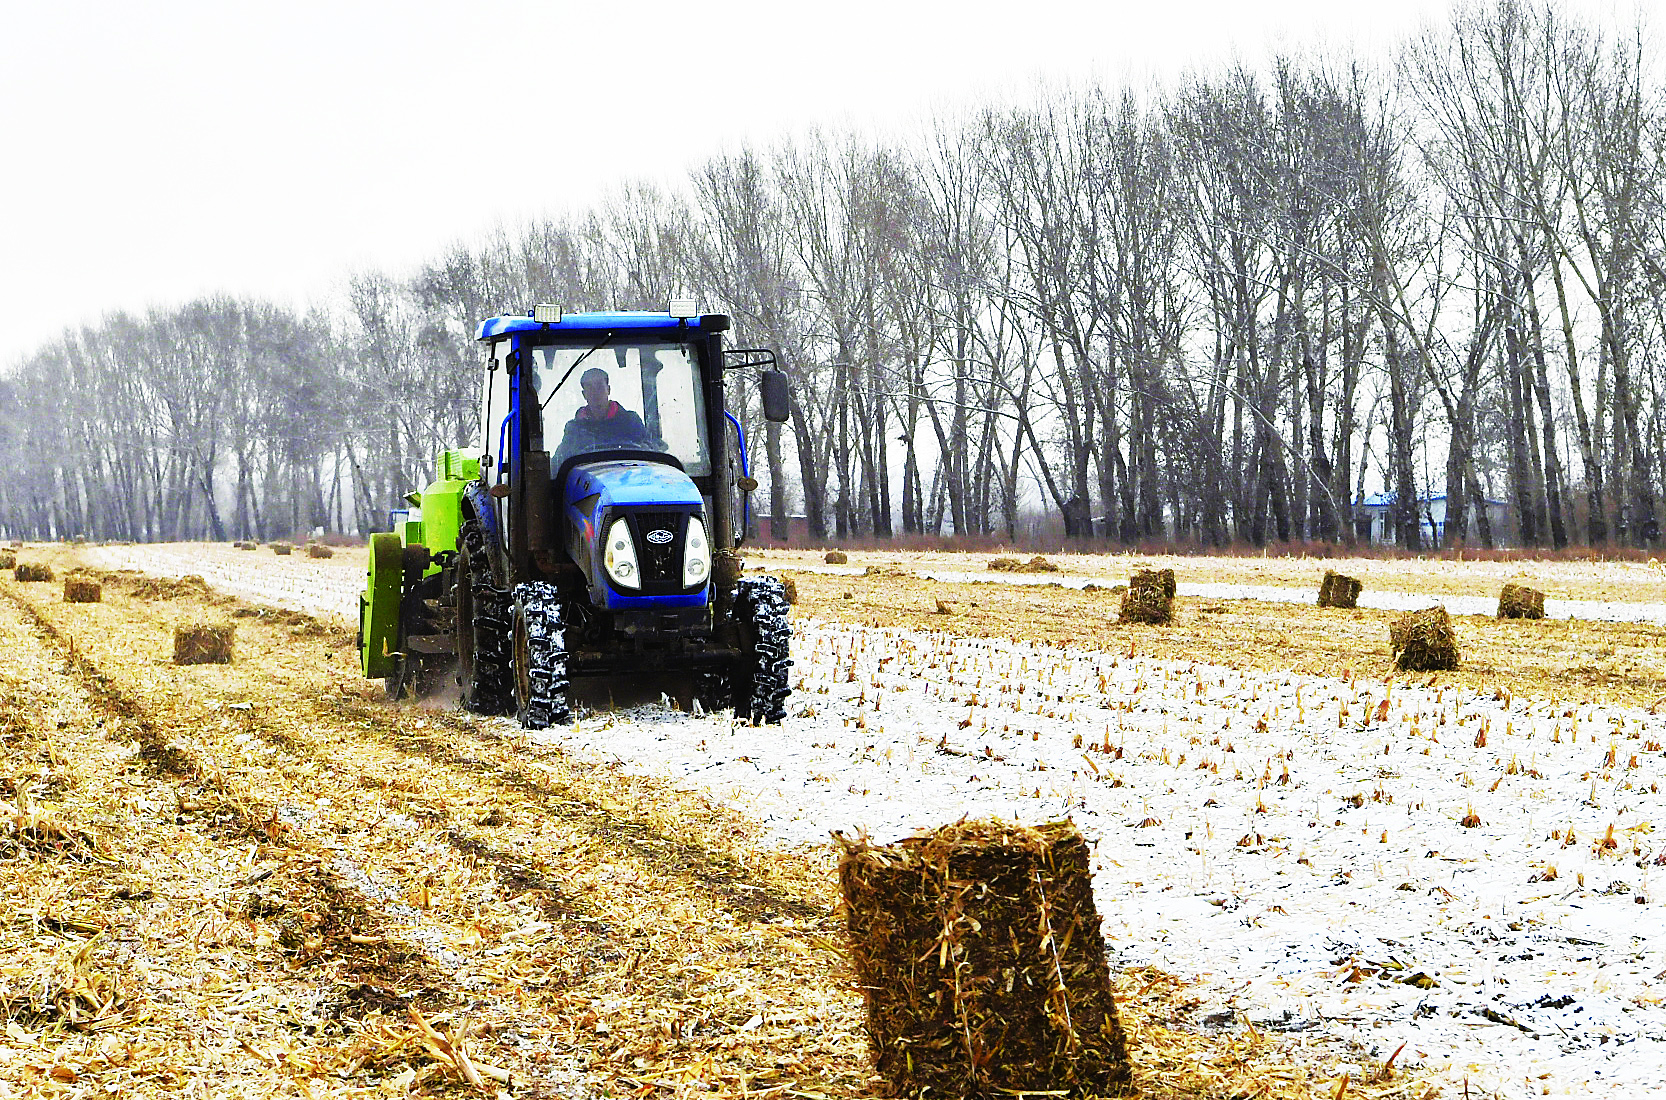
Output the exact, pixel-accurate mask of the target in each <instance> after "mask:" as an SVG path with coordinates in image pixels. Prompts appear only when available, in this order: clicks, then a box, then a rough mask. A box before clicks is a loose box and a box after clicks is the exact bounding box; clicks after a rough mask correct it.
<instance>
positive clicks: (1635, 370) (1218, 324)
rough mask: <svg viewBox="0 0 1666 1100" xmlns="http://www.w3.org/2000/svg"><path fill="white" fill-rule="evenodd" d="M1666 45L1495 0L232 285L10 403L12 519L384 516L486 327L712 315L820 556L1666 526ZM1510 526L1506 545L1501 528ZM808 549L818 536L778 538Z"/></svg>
mask: <svg viewBox="0 0 1666 1100" xmlns="http://www.w3.org/2000/svg"><path fill="white" fill-rule="evenodd" d="M1652 65H1653V54H1652V53H1651V51H1650V48H1649V46H1648V42H1647V39H1646V38H1645V37H1644V35H1643V32H1642V31H1640V30H1638V29H1636V28H1625V29H1621V28H1612V27H1603V26H1597V25H1593V24H1589V23H1585V22H1581V21H1579V20H1577V19H1573V18H1570V17H1567V16H1565V15H1563V14H1561V13H1560V11H1559V9H1558V8H1556V7H1555V6H1552V5H1549V4H1537V3H1532V2H1526V0H1491V2H1489V3H1487V4H1486V5H1485V6H1470V7H1461V8H1458V9H1456V10H1455V11H1454V13H1453V15H1452V16H1451V18H1450V20H1449V22H1448V23H1447V24H1446V25H1444V26H1442V27H1440V28H1438V29H1431V30H1428V31H1426V32H1424V33H1422V34H1421V35H1419V36H1418V37H1416V38H1415V39H1413V40H1411V41H1409V42H1407V43H1405V44H1404V46H1403V48H1402V49H1401V50H1400V51H1399V53H1398V56H1397V57H1396V58H1395V59H1394V61H1393V63H1392V64H1385V65H1383V66H1380V67H1371V66H1367V65H1365V64H1363V63H1361V62H1358V61H1353V60H1337V59H1334V58H1324V57H1318V58H1305V57H1304V58H1298V57H1280V58H1275V59H1274V60H1273V61H1272V62H1271V63H1270V64H1268V65H1267V66H1265V67H1262V68H1259V69H1258V68H1251V67H1247V66H1242V65H1240V66H1233V67H1229V68H1222V69H1217V70H1214V71H1205V72H1201V73H1197V74H1195V75H1192V76H1189V77H1187V78H1186V79H1184V80H1182V81H1180V82H1178V83H1177V84H1176V85H1174V86H1172V87H1168V88H1149V89H1136V88H1131V87H1129V88H1106V87H1097V86H1096V87H1085V88H1075V89H1068V90H1057V91H1054V92H1051V93H1048V94H1046V95H1044V96H1042V97H1040V98H1039V99H1038V100H1037V101H1034V102H1031V103H1028V104H1025V105H1021V106H1001V107H990V108H987V109H984V110H981V111H976V112H972V113H969V114H967V115H964V116H960V117H954V118H942V119H938V120H936V121H935V122H934V123H933V124H931V125H930V126H929V127H927V129H926V131H925V133H924V134H923V135H922V136H921V137H920V138H919V139H918V140H916V141H912V142H904V143H886V142H880V141H876V140H873V139H871V138H868V137H865V136H863V135H861V134H855V133H834V134H817V135H813V136H811V137H808V138H804V139H800V140H795V141H782V142H778V143H776V144H773V145H768V146H754V147H748V148H742V149H740V150H738V151H735V152H732V153H728V154H725V155H721V156H715V157H713V158H712V159H710V160H708V161H707V162H705V163H703V164H701V165H699V166H698V167H697V168H696V169H695V170H694V171H693V172H692V173H691V176H690V178H689V180H688V182H687V185H686V186H685V187H683V188H680V189H678V190H676V191H674V192H666V191H662V190H658V189H655V188H651V187H645V186H636V187H627V188H624V189H622V190H620V191H619V192H618V193H617V194H616V195H614V196H613V197H612V198H611V199H610V200H609V201H607V202H605V203H603V204H600V205H599V206H597V207H596V208H595V209H592V210H589V211H586V212H583V213H581V214H578V215H573V216H568V217H564V218H558V219H551V220H545V221H540V222H536V223H533V224H530V225H527V226H525V227H521V228H518V229H502V230H499V231H497V232H495V233H493V234H492V235H490V236H489V237H488V238H486V239H482V240H476V241H468V242H462V243H459V244H457V245H455V246H453V247H452V248H450V249H449V250H447V251H446V252H445V253H444V254H442V255H438V256H436V257H435V258H434V259H433V260H432V261H431V262H430V263H428V264H426V265H424V266H423V267H422V268H421V270H419V271H418V272H416V273H415V274H414V275H406V276H392V275H388V274H383V273H377V272H370V273H364V274H361V275H359V276H357V277H355V278H353V279H352V280H351V281H350V287H349V291H348V293H347V294H346V296H345V298H344V300H342V301H340V302H338V303H335V304H334V306H333V308H330V309H324V310H318V311H315V312H312V313H310V314H307V315H305V316H301V315H297V314H296V313H294V312H293V311H290V310H287V309H283V308H279V307H276V306H273V305H270V304H266V303H261V302H254V301H239V300H231V299H214V300H207V301H202V302H196V303H192V304H190V305H188V306H185V307H183V308H180V309H177V310H171V311H158V312H154V313H152V314H150V315H148V316H146V317H143V318H135V317H129V316H122V315H118V316H112V317H109V318H106V319H105V320H104V321H103V322H102V323H100V324H98V325H94V326H90V327H88V328H85V329H83V330H80V331H76V332H71V333H66V334H65V336H64V337H63V338H62V339H61V340H59V341H56V342H54V343H53V344H51V345H50V346H47V347H45V348H42V349H40V350H39V351H38V352H37V353H36V354H34V355H33V356H31V357H29V358H28V359H27V360H26V361H25V362H24V363H23V364H22V365H21V368H20V369H19V370H18V371H17V372H15V373H14V374H13V375H12V376H10V377H9V378H8V379H6V380H5V381H4V383H0V384H3V385H5V386H6V387H7V389H8V391H9V392H8V393H7V394H6V395H5V396H6V397H7V398H8V400H7V401H6V402H5V404H4V405H3V406H0V449H3V452H4V453H5V455H6V456H7V458H8V459H9V461H10V467H11V469H12V470H13V471H15V472H17V473H18V475H19V476H18V477H17V478H16V479H15V480H11V481H9V482H7V483H4V484H0V527H4V529H5V530H6V531H8V532H10V533H12V534H14V535H15V534H29V535H41V534H58V535H64V534H83V535H87V536H89V537H100V538H133V539H159V538H177V537H187V536H211V537H231V536H242V537H249V536H253V537H266V536H268V535H271V534H275V533H283V534H289V533H292V532H295V531H297V530H300V529H304V528H309V527H317V526H323V527H326V528H332V529H337V530H346V531H364V530H368V529H372V528H374V527H377V526H380V525H381V524H382V523H383V522H384V521H385V509H386V508H387V507H389V505H390V503H392V502H394V501H396V500H397V499H398V498H399V496H400V495H401V494H402V492H403V491H404V489H405V488H406V487H408V486H410V485H412V484H416V483H419V482H420V481H421V480H423V477H424V475H425V473H426V471H427V468H428V466H429V464H430V463H431V461H432V455H433V453H434V452H435V451H436V450H437V449H439V448H441V447H444V446H451V445H457V444H460V443H466V442H468V441H469V440H470V438H471V437H472V434H473V430H474V428H473V425H474V422H475V405H476V400H477V396H476V387H477V385H478V375H479V369H478V354H477V352H475V350H474V349H473V346H472V344H473V341H472V336H473V332H474V329H475V326H476V325H477V324H478V322H479V320H480V319H482V318H484V317H487V316H490V315H493V314H496V313H500V312H505V311H509V310H515V311H519V310H524V309H525V308H526V307H527V306H529V305H530V304H531V303H533V302H535V301H553V302H557V303H561V304H563V305H565V306H566V307H568V308H570V309H572V308H581V307H585V306H591V307H608V308H632V307H644V308H662V307H663V305H664V303H665V302H666V301H668V300H669V299H671V298H673V297H683V296H688V295H690V294H693V295H694V296H696V297H697V298H699V300H700V301H701V302H702V304H704V305H705V306H706V307H707V308H712V309H721V310H724V311H726V312H729V313H731V314H732V315H733V316H734V317H735V319H736V323H737V332H736V335H737V337H738V338H739V339H740V340H741V342H743V343H747V344H766V345H769V346H772V347H775V348H777V349H778V350H779V351H780V352H781V353H782V355H783V358H784V360H785V362H786V364H787V366H788V368H789V370H790V372H791V374H792V375H793V378H794V384H795V389H794V403H793V408H792V420H791V422H790V424H789V425H787V426H786V429H785V430H784V431H782V430H776V429H773V428H771V429H768V430H766V429H765V428H763V427H762V426H761V418H757V417H753V418H750V420H749V423H750V424H751V425H753V427H752V429H751V430H752V431H754V432H756V433H761V435H760V438H758V439H757V440H754V441H753V442H754V443H756V444H757V453H760V454H763V455H765V456H766V461H765V465H766V466H767V472H768V475H769V476H768V479H767V480H768V482H769V484H770V488H771V503H770V507H769V508H768V509H767V511H768V512H769V513H770V514H771V515H772V517H773V518H774V520H775V522H776V523H777V524H778V525H780V524H784V521H785V517H786V515H787V514H788V513H791V512H797V513H802V514H803V515H804V516H806V517H807V523H808V525H809V528H810V531H811V533H812V535H813V536H815V537H818V538H835V537H836V538H846V537H851V536H871V537H877V538H885V537H890V536H893V535H896V534H917V533H944V532H951V531H952V532H955V533H961V534H977V535H988V536H995V537H1007V538H1012V537H1015V536H1018V535H1019V534H1021V533H1022V531H1023V529H1024V525H1025V523H1026V521H1027V519H1028V518H1029V517H1031V516H1032V515H1033V514H1034V513H1036V512H1037V511H1038V510H1045V511H1046V512H1048V513H1050V514H1051V515H1053V516H1055V517H1057V519H1058V521H1059V522H1060V524H1061V525H1062V529H1063V532H1064V534H1065V535H1067V536H1072V537H1100V538H1107V539H1113V540H1119V541H1122V542H1128V543H1133V542H1142V541H1150V540H1161V539H1167V540H1177V541H1195V542H1199V543H1203V544H1210V545H1223V544H1227V543H1230V542H1235V541H1241V542H1249V543H1253V544H1266V543H1268V542H1286V541H1293V540H1324V541H1343V542H1352V541H1353V540H1354V539H1355V537H1356V534H1357V530H1358V529H1357V527H1356V518H1357V515H1358V510H1357V505H1358V503H1359V502H1360V501H1361V500H1362V498H1363V497H1364V496H1365V495H1366V494H1367V493H1368V492H1371V491H1375V490H1379V489H1384V490H1387V491H1388V492H1389V493H1390V494H1391V495H1392V497H1393V500H1394V503H1393V506H1392V507H1393V520H1394V522H1393V525H1392V526H1393V530H1394V534H1395V538H1396V539H1397V540H1398V541H1399V542H1400V543H1401V544H1402V545H1403V546H1406V547H1408V548H1413V549H1415V548H1418V547H1420V546H1421V545H1426V544H1427V542H1428V540H1429V538H1430V527H1429V526H1428V525H1427V524H1426V523H1424V522H1422V519H1423V518H1424V510H1423V506H1422V504H1421V503H1420V502H1422V501H1424V500H1425V499H1426V498H1428V497H1429V496H1431V495H1432V494H1444V495H1445V497H1446V500H1445V517H1446V521H1445V527H1444V537H1445V540H1446V541H1447V542H1449V543H1450V542H1453V541H1456V540H1458V539H1461V538H1464V537H1465V535H1466V532H1472V534H1471V535H1470V536H1469V537H1471V538H1475V539H1478V540H1480V541H1482V542H1485V543H1487V544H1489V545H1490V544H1492V543H1493V542H1495V541H1499V542H1514V543H1519V544H1524V545H1552V546H1557V547H1561V546H1564V545H1567V544H1569V543H1589V544H1593V545H1600V544H1608V543H1614V542H1620V543H1627V544H1645V543H1649V542H1652V541H1654V540H1656V539H1658V537H1659V530H1658V526H1657V523H1656V520H1657V514H1656V497H1657V495H1658V494H1659V493H1660V492H1661V486H1662V485H1663V484H1666V402H1663V401H1662V400H1661V399H1660V398H1659V397H1657V395H1659V394H1663V393H1666V354H1663V352H1666V305H1663V302H1666V294H1663V291H1666V101H1663V100H1662V96H1661V86H1660V83H1659V81H1658V79H1657V74H1656V73H1655V72H1654V70H1653V68H1652ZM1489 500H1503V501H1505V502H1506V503H1507V505H1508V508H1507V515H1508V519H1507V521H1506V523H1505V525H1504V528H1503V529H1495V524H1494V522H1493V520H1494V517H1495V516H1496V515H1497V514H1498V509H1497V508H1496V506H1494V507H1493V508H1489V507H1487V502H1488V501H1489ZM780 530H781V528H780V527H779V526H778V528H777V533H780Z"/></svg>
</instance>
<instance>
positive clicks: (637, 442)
mask: <svg viewBox="0 0 1666 1100" xmlns="http://www.w3.org/2000/svg"><path fill="white" fill-rule="evenodd" d="M579 390H580V392H582V393H583V394H584V404H582V405H580V406H579V407H578V411H577V412H575V413H574V414H573V418H572V419H571V420H569V421H567V431H566V433H565V434H564V435H563V436H562V437H561V446H560V447H559V448H557V449H556V455H557V456H558V457H559V458H561V459H565V458H567V457H569V456H571V455H575V454H582V453H584V452H586V451H605V450H612V449H615V448H618V449H623V450H647V451H659V450H664V445H663V444H659V443H656V442H655V441H654V440H653V439H650V438H649V436H648V429H647V428H646V427H645V426H644V425H643V423H642V417H640V416H638V415H637V414H636V413H634V412H631V410H629V409H627V408H625V407H624V406H623V405H621V404H619V402H617V401H615V400H613V398H612V383H611V381H610V380H609V378H608V375H607V371H606V370H604V369H603V368H601V367H591V368H590V369H589V370H587V371H585V372H584V373H583V374H582V375H580V376H579Z"/></svg>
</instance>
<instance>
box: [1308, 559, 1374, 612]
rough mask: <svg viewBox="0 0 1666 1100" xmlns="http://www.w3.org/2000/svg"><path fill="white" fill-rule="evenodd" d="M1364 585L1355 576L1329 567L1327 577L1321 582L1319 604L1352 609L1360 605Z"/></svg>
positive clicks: (1326, 572)
mask: <svg viewBox="0 0 1666 1100" xmlns="http://www.w3.org/2000/svg"><path fill="white" fill-rule="evenodd" d="M1364 587H1365V586H1364V585H1363V584H1361V583H1360V582H1359V581H1358V580H1357V579H1355V578H1353V577H1347V576H1343V575H1342V574H1341V573H1337V572H1334V571H1332V570H1329V569H1327V570H1325V579H1324V580H1323V581H1321V582H1320V583H1319V606H1320V607H1340V608H1344V609H1347V610H1352V609H1354V608H1356V607H1358V606H1359V594H1360V591H1361V590H1362V589H1363V588H1364Z"/></svg>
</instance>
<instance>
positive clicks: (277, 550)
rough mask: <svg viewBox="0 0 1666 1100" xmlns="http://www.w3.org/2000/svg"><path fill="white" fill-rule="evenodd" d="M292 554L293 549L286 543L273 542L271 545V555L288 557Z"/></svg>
mask: <svg viewBox="0 0 1666 1100" xmlns="http://www.w3.org/2000/svg"><path fill="white" fill-rule="evenodd" d="M294 552H295V547H293V546H291V545H290V544H289V543H287V542H274V543H273V544H272V553H274V554H282V555H285V556H288V555H289V554H292V553H294Z"/></svg>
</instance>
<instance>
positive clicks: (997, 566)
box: [989, 558, 1018, 573]
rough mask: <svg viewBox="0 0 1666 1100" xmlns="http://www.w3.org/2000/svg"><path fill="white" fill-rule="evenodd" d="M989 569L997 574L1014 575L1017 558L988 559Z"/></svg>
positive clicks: (1016, 568)
mask: <svg viewBox="0 0 1666 1100" xmlns="http://www.w3.org/2000/svg"><path fill="white" fill-rule="evenodd" d="M989 568H990V569H992V570H994V571H995V572H997V573H1016V572H1018V559H1017V558H990V559H989Z"/></svg>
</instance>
